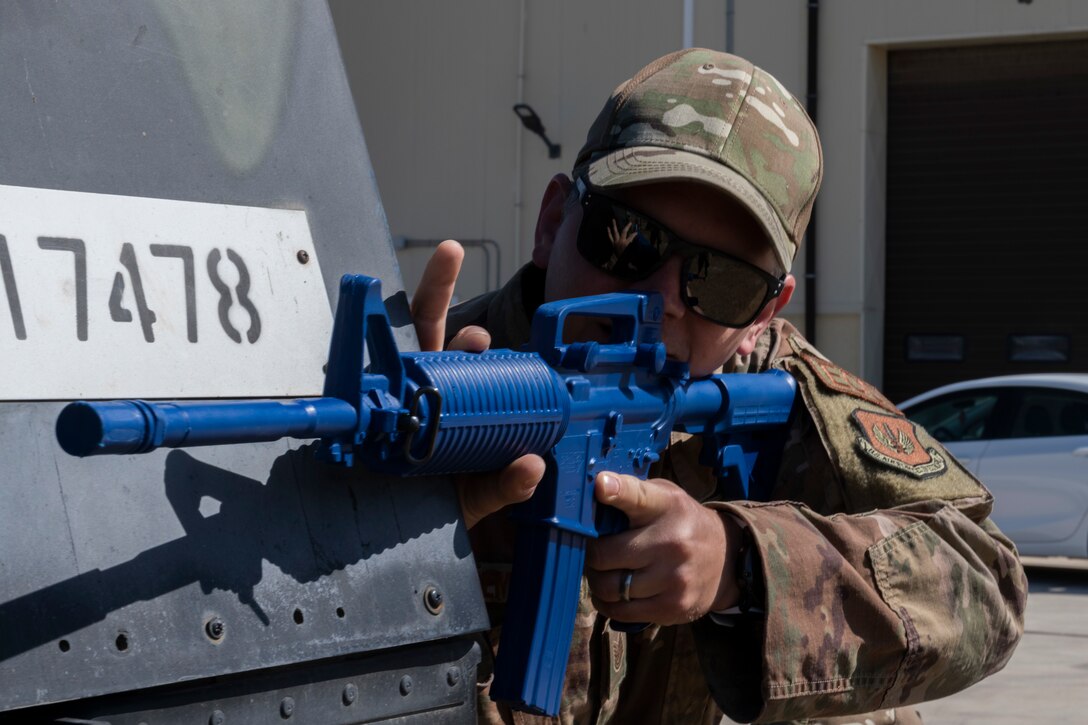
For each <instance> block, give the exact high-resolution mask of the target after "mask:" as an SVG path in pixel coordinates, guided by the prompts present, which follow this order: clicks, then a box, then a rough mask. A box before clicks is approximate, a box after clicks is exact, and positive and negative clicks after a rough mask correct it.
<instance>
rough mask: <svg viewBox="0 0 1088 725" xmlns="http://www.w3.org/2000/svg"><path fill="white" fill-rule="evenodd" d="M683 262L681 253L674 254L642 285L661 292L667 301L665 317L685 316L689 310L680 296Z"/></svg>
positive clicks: (665, 301)
mask: <svg viewBox="0 0 1088 725" xmlns="http://www.w3.org/2000/svg"><path fill="white" fill-rule="evenodd" d="M683 263H684V260H683V259H681V257H680V255H678V254H674V255H672V256H671V257H669V258H668V259H667V260H666V261H665V264H663V265H661V266H660V267H659V268H658V269H657V271H656V272H654V273H653V274H651V275H650V276H649V277H647V278H646V279H645V280H644V281H643V283H642V285H641V286H642V287H643V289H647V290H653V291H655V292H660V293H661V297H662V300H663V301H664V303H665V317H683V316H684V313H685V312H687V306H686V305H685V304H684V301H683V299H681V297H680V267H681V266H682V265H683Z"/></svg>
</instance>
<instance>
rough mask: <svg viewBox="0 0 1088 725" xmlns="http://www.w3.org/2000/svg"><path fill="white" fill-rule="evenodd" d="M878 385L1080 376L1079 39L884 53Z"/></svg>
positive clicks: (1082, 63)
mask: <svg viewBox="0 0 1088 725" xmlns="http://www.w3.org/2000/svg"><path fill="white" fill-rule="evenodd" d="M887 174H888V176H887V216H886V219H887V235H886V244H887V249H886V264H887V269H886V299H885V321H884V322H885V327H884V330H885V337H884V339H885V342H884V388H885V390H886V392H887V393H888V395H889V397H890V398H891V399H892V400H902V399H904V398H906V397H908V396H910V395H913V394H915V393H919V392H922V391H924V390H928V389H930V388H933V387H935V386H938V385H942V384H945V383H949V382H954V381H956V380H963V379H968V378H974V377H980V376H985V375H999V374H1009V373H1027V372H1070V371H1088V284H1085V278H1086V272H1088V244H1086V241H1088V240H1086V236H1088V231H1086V223H1088V219H1086V217H1088V40H1062V41H1049V42H1034V43H1019V44H1004V45H974V46H967V47H957V48H937V49H921V50H900V51H892V52H889V53H888V164H887Z"/></svg>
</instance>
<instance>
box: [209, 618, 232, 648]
mask: <svg viewBox="0 0 1088 725" xmlns="http://www.w3.org/2000/svg"><path fill="white" fill-rule="evenodd" d="M204 633H205V634H206V635H208V637H209V638H210V639H212V640H214V641H216V642H218V641H219V640H221V639H223V635H224V634H226V633H227V625H226V624H224V623H223V620H222V619H220V618H219V617H212V618H211V619H209V620H208V621H207V622H206V623H205V624H204Z"/></svg>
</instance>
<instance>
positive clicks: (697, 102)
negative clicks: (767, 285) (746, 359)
mask: <svg viewBox="0 0 1088 725" xmlns="http://www.w3.org/2000/svg"><path fill="white" fill-rule="evenodd" d="M573 173H574V177H575V178H579V177H582V178H585V179H586V181H587V182H588V183H589V185H590V186H593V187H597V188H600V189H607V188H610V187H611V188H616V187H622V186H630V185H634V184H648V183H653V182H659V181H695V182H700V183H703V184H708V185H710V186H713V187H716V188H718V189H721V190H722V191H724V192H726V193H728V194H729V195H731V196H733V197H734V198H736V199H737V200H738V201H739V202H740V203H741V204H743V205H744V206H745V207H746V208H747V209H748V210H750V211H751V212H752V215H753V216H754V217H755V218H756V219H757V220H758V222H759V223H760V225H761V226H762V227H763V229H764V230H765V231H766V232H767V236H768V238H769V239H770V241H771V243H772V244H773V246H774V250H775V254H776V256H777V257H778V260H779V261H780V262H781V263H782V265H783V268H784V269H785V270H786V271H789V269H790V267H791V264H792V262H793V259H794V257H795V256H796V255H797V248H798V247H799V246H800V244H801V237H802V236H803V235H804V233H805V227H806V226H808V220H809V216H810V215H811V213H812V204H813V201H814V200H815V198H816V191H817V190H818V189H819V188H820V178H821V176H822V174H823V156H822V152H821V150H820V139H819V137H818V136H817V134H816V127H815V126H814V125H813V123H812V120H811V119H810V118H809V117H808V114H807V113H805V110H804V109H803V108H802V107H801V104H800V103H798V102H797V101H796V100H795V99H794V97H793V96H792V95H791V94H790V92H789V91H787V90H786V89H785V88H784V87H783V86H782V84H781V83H779V82H778V81H777V80H776V79H775V78H774V76H772V75H771V74H770V73H768V72H767V71H765V70H763V69H761V68H757V67H756V66H754V65H752V64H751V63H750V62H748V61H746V60H744V59H743V58H738V57H737V56H735V55H730V54H728V53H722V52H719V51H715V50H707V49H705V48H690V49H687V50H682V51H678V52H676V53H672V54H670V55H666V56H664V57H662V58H658V59H657V60H655V61H654V62H652V63H650V64H649V65H648V66H646V67H645V68H643V69H642V70H641V71H639V72H638V74H636V75H635V76H634V77H633V78H631V79H630V80H628V81H626V82H624V83H623V84H621V85H620V86H619V87H618V88H617V89H616V90H615V91H613V92H612V96H611V97H610V98H609V99H608V102H607V103H606V104H605V106H604V108H603V109H602V110H601V113H600V115H598V116H597V120H596V121H594V122H593V126H592V127H591V128H590V129H589V136H588V138H587V139H586V143H585V146H583V147H582V150H581V151H580V152H579V153H578V158H577V159H576V160H575V162H574V171H573Z"/></svg>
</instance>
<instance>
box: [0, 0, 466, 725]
mask: <svg viewBox="0 0 1088 725" xmlns="http://www.w3.org/2000/svg"><path fill="white" fill-rule="evenodd" d="M0 184H4V185H12V186H24V187H37V188H49V189H63V190H69V191H83V192H98V193H109V194H121V195H129V196H142V197H151V198H160V199H178V200H190V201H204V202H213V203H227V204H240V205H246V206H253V207H274V208H292V209H304V210H305V211H306V213H307V217H308V221H309V225H310V229H311V231H312V234H313V237H314V241H315V245H316V248H317V251H318V254H319V256H320V260H321V266H322V271H323V273H324V276H325V285H326V289H327V291H328V293H329V297H330V300H333V299H335V297H334V295H335V292H336V288H337V281H338V278H339V276H340V275H341V274H343V273H345V272H363V273H366V274H370V275H374V276H378V277H381V278H382V280H383V282H384V289H385V291H386V293H387V294H389V295H390V300H389V303H390V304H389V306H390V308H391V309H390V312H391V315H392V316H393V318H394V324H398V322H399V323H400V325H401V326H402V329H401V330H400V332H399V333H398V334H399V340H398V341H399V343H400V344H401V345H402V346H403V348H404V349H411V346H412V345H414V338H413V337H412V335H411V333H410V331H409V329H408V328H407V327H403V325H404V323H405V322H406V316H405V315H406V306H405V305H404V300H403V294H400V295H399V296H398V294H397V293H398V292H399V291H400V290H401V289H402V288H401V282H400V278H399V273H398V271H397V267H396V261H395V257H394V254H393V251H392V247H391V243H390V240H389V233H388V229H387V228H386V224H385V218H384V214H383V212H382V209H381V204H380V201H379V199H378V194H377V188H376V185H375V183H374V179H373V177H372V173H371V167H370V164H369V161H368V157H367V153H366V147H365V145H364V142H363V138H362V134H361V131H360V128H359V124H358V121H357V119H356V116H355V111H354V107H353V105H352V101H351V98H350V95H349V92H348V88H347V85H346V82H345V79H344V76H343V71H342V66H341V63H340V58H339V53H338V50H337V44H336V38H335V34H334V33H333V28H332V24H331V20H330V18H329V14H328V9H327V8H326V7H325V5H324V3H321V2H306V3H299V2H288V1H286V0H285V1H283V2H268V3H265V2H262V3H250V2H245V1H244V0H239V1H238V2H231V3H200V4H192V3H186V2H182V1H180V0H179V1H178V2H168V1H167V0H158V1H156V2H136V1H134V0H133V1H126V2H110V3H82V2H77V1H76V0H71V1H61V2H56V3H40V2H35V1H33V0H27V1H25V2H11V1H8V2H4V3H3V4H0ZM2 216H3V215H2V210H0V226H2V223H3V222H2ZM0 233H2V229H0ZM90 253H93V251H92V252H90ZM5 324H6V321H5ZM73 345H74V347H73V349H72V364H73V365H78V364H79V350H78V347H75V345H76V343H73ZM3 355H4V351H3V350H2V349H0V361H2V357H3ZM126 365H139V361H138V360H135V361H126V363H125V365H118V370H117V374H118V375H124V374H125V366H126ZM222 374H223V375H224V376H227V377H230V376H238V375H245V371H244V370H238V369H232V368H231V367H230V365H229V361H228V363H227V364H225V365H224V369H223V373H222ZM60 408H61V403H31V402H6V403H0V501H3V507H2V508H0V711H11V710H15V709H19V708H25V707H30V706H38V705H45V704H48V703H57V702H62V701H71V700H78V699H81V698H88V697H92V696H100V695H107V694H109V693H128V692H132V691H137V690H143V689H145V688H158V687H162V686H166V685H172V684H173V683H179V682H183V683H184V682H195V683H200V682H202V681H204V680H206V678H211V677H220V676H239V673H247V672H253V671H256V670H261V669H266V668H270V667H279V668H283V667H287V668H290V666H292V665H296V666H301V667H302V668H308V667H309V666H310V665H306V664H302V665H299V663H307V662H312V661H315V660H325V659H328V658H337V657H345V656H348V655H352V654H356V653H361V652H374V651H378V650H387V649H390V648H402V647H405V646H406V645H409V644H411V643H418V642H426V641H434V640H442V639H447V638H451V637H456V636H464V635H466V634H467V633H470V632H473V631H478V630H481V629H483V628H485V627H486V626H487V618H486V613H485V611H484V608H483V603H482V600H481V597H480V593H479V587H478V584H477V581H476V574H475V568H474V566H473V562H472V557H471V552H470V549H469V546H468V541H467V536H466V534H465V531H464V527H463V524H462V523H461V522H460V520H459V518H458V516H459V512H458V507H457V501H456V498H455V496H454V495H453V492H452V489H451V487H450V486H449V485H448V481H445V480H437V479H434V480H430V479H429V480H412V479H385V478H380V477H376V476H371V475H369V474H365V473H362V472H358V471H348V472H345V471H341V470H338V469H335V470H334V469H331V468H326V467H323V466H320V465H319V464H316V463H314V462H312V461H311V459H310V456H309V449H308V447H302V448H299V446H297V445H293V446H288V445H287V444H283V443H281V444H264V445H248V446H239V447H235V448H230V449H226V448H204V449H194V450H191V451H187V452H181V451H175V452H170V453H167V452H157V453H154V454H149V455H146V456H138V457H104V458H101V459H74V458H70V457H68V456H66V455H65V454H64V453H63V452H62V451H61V450H60V449H59V447H58V446H57V444H56V441H55V438H54V434H53V425H54V422H55V420H56V415H57V413H58V411H59V410H60ZM429 587H435V588H437V589H438V590H440V591H441V593H442V594H443V606H442V608H441V609H440V610H438V612H437V613H432V612H431V611H429V610H428V608H427V607H426V605H425V602H424V595H425V593H426V591H427V590H428V588H429ZM460 646H461V649H459V650H457V652H454V653H452V654H450V653H449V652H447V653H446V654H449V656H451V657H454V658H455V660H456V661H457V662H459V663H461V664H460V665H459V666H462V667H464V668H465V669H466V671H467V670H468V669H469V668H470V667H474V666H475V662H476V661H478V657H479V655H478V651H477V650H475V649H471V650H468V652H467V654H466V651H465V646H466V645H465V640H462V641H461V645H460ZM455 649H456V648H455ZM398 651H399V650H396V649H394V650H393V651H392V652H391V653H390V654H389V657H390V658H391V659H386V660H383V661H385V662H387V663H389V664H390V666H395V665H396V663H397V658H396V657H397V656H396V652H398ZM413 651H414V650H413ZM443 656H444V655H443ZM420 666H423V665H420ZM426 666H427V667H431V668H439V669H440V668H442V667H444V666H445V665H444V664H443V663H442V662H441V661H438V662H434V661H432V662H429V663H428V664H427V665H426ZM345 667H347V668H348V670H350V666H349V665H345ZM364 669H365V668H364ZM348 670H345V672H347V671H348ZM435 671H438V670H437V669H436V670H435ZM442 671H443V672H445V670H444V669H442ZM254 676H255V677H256V675H254ZM375 676H377V675H375ZM342 686H343V685H342V683H341V684H340V685H337V687H342ZM360 686H361V685H360ZM251 689H252V688H251ZM470 689H471V688H470ZM151 692H153V693H154V692H158V690H152V691H151ZM447 694H448V693H447ZM442 697H446V695H445V694H444V695H442ZM265 699H267V698H265ZM417 699H418V698H417ZM440 699H441V698H440ZM400 701H401V700H398V699H396V698H394V699H393V700H391V702H400ZM469 701H470V702H471V698H469ZM262 702H263V700H262ZM262 707H263V705H262ZM383 707H385V706H384V705H383ZM412 707H415V706H414V705H413V706H412ZM443 707H445V705H443ZM468 707H469V708H470V709H471V705H468ZM150 709H154V708H150ZM394 710H395V708H394ZM394 710H389V709H388V708H386V710H380V712H379V710H375V712H379V714H380V713H381V712H384V713H386V714H385V715H381V716H382V717H385V716H388V714H389V713H391V712H394ZM78 711H80V708H79V707H73V710H72V712H78ZM404 712H406V713H408V712H414V710H412V709H411V708H407V709H405V711H404ZM9 714H11V713H10V712H9ZM469 715H471V712H469ZM368 717H370V716H369V715H368ZM270 719H271V718H270V717H267V714H265V715H262V716H261V717H258V718H256V719H251V720H240V721H252V722H256V721H268V720H270ZM360 719H363V718H360ZM119 721H121V720H119ZM124 721H127V720H124ZM204 721H207V720H206V716H205V720H204ZM230 721H231V722H234V721H236V720H233V719H232V720H230Z"/></svg>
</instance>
